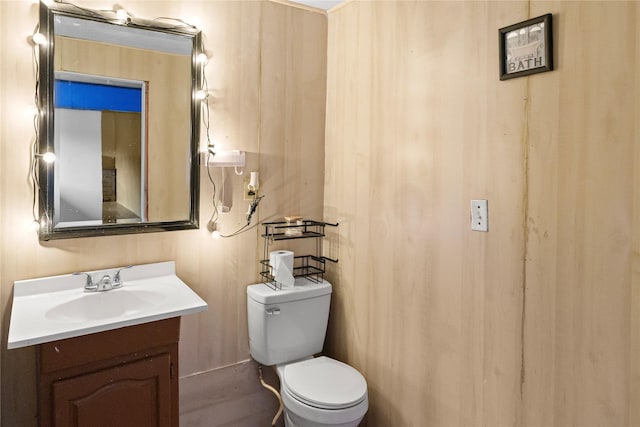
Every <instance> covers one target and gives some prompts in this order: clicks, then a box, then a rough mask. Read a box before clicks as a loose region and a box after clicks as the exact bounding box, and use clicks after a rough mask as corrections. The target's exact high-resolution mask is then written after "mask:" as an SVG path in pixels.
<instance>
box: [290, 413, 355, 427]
mask: <svg viewBox="0 0 640 427" xmlns="http://www.w3.org/2000/svg"><path fill="white" fill-rule="evenodd" d="M292 416H293V419H294V420H296V422H297V424H296V422H294V421H293V420H292V419H291V418H292V417H290V416H289V412H288V411H287V410H286V408H285V410H284V426H285V427H358V425H360V421H361V420H356V421H351V422H349V423H342V424H324V423H316V422H313V421H309V420H302V419H298V418H299V417H297V416H296V415H295V414H292Z"/></svg>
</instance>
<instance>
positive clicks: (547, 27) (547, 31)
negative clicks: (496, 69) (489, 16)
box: [498, 13, 553, 80]
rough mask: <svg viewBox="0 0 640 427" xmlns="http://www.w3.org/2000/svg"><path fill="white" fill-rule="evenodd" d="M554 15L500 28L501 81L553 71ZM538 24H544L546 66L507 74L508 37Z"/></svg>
mask: <svg viewBox="0 0 640 427" xmlns="http://www.w3.org/2000/svg"><path fill="white" fill-rule="evenodd" d="M552 21H553V20H552V15H551V14H550V13H547V14H546V15H542V16H538V17H536V18H532V19H528V20H526V21H523V22H519V23H517V24H513V25H509V26H508V27H504V28H500V29H499V30H498V35H499V46H500V58H499V60H500V80H507V79H513V78H516V77H522V76H529V75H531V74H537V73H543V72H545V71H552V70H553V29H552V27H553V23H552ZM538 23H544V31H543V32H542V34H543V37H544V55H545V64H544V65H542V66H539V67H534V68H527V69H526V70H523V71H516V72H512V73H507V48H506V37H507V34H509V33H510V32H512V31H514V30H518V29H521V28H526V27H529V26H531V25H535V24H538Z"/></svg>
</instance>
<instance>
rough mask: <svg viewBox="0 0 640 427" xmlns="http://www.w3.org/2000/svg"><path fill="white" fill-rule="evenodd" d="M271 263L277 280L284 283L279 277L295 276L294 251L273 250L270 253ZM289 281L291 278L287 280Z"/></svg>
mask: <svg viewBox="0 0 640 427" xmlns="http://www.w3.org/2000/svg"><path fill="white" fill-rule="evenodd" d="M269 265H271V269H272V273H273V276H274V277H275V278H276V281H278V282H280V283H282V281H281V280H278V278H279V277H280V278H283V279H284V278H288V277H289V276H291V278H293V252H292V251H271V252H270V253H269ZM287 282H289V280H287Z"/></svg>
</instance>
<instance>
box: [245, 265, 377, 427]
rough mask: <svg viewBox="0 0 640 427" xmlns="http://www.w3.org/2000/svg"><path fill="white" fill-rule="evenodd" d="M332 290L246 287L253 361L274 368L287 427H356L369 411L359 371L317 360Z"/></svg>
mask: <svg viewBox="0 0 640 427" xmlns="http://www.w3.org/2000/svg"><path fill="white" fill-rule="evenodd" d="M330 302H331V284H330V283H329V282H327V281H326V280H322V281H321V282H314V281H311V280H308V279H306V278H304V277H298V278H296V281H295V286H294V287H293V288H289V289H281V290H280V289H277V290H274V289H273V288H272V287H271V286H269V285H266V284H264V283H258V284H255V285H249V286H247V314H248V327H249V348H250V351H251V356H252V357H253V358H254V359H255V360H256V361H257V362H258V363H261V364H262V365H265V366H275V367H276V372H277V373H278V377H279V378H280V395H281V396H282V402H283V403H284V417H285V426H287V427H325V426H326V427H328V426H338V427H356V426H358V425H359V424H360V421H362V418H363V417H364V415H365V414H366V413H367V410H368V409H369V400H368V396H367V382H366V380H365V379H364V377H363V376H362V374H360V372H358V371H357V370H356V369H354V368H352V367H351V366H349V365H347V364H345V363H342V362H339V361H337V360H334V359H331V358H329V357H325V356H320V357H314V355H316V354H318V353H320V352H321V351H322V347H323V345H324V339H325V335H326V332H327V321H328V319H329V305H330Z"/></svg>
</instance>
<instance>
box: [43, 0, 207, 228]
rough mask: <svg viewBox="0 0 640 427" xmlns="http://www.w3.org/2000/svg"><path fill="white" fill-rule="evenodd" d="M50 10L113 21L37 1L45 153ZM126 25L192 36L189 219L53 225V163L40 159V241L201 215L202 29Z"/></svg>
mask: <svg viewBox="0 0 640 427" xmlns="http://www.w3.org/2000/svg"><path fill="white" fill-rule="evenodd" d="M54 15H65V16H71V17H75V18H81V19H88V20H94V21H98V22H104V23H108V24H112V25H114V26H117V24H114V23H113V22H111V21H109V20H107V19H105V18H103V17H101V15H100V14H98V13H91V11H90V10H89V9H85V8H79V7H76V6H75V5H73V4H71V3H57V2H55V3H54V2H52V1H51V0H41V2H40V32H41V33H42V34H44V35H45V36H46V38H47V43H46V45H44V46H40V49H39V55H38V59H39V68H38V73H39V76H40V81H39V87H38V103H39V106H40V108H41V110H42V113H43V114H40V115H39V121H38V129H39V132H38V152H40V153H45V152H47V151H52V152H53V151H54V150H53V147H54V144H53V137H54V129H53V126H54V124H53V120H49V119H48V118H50V117H53V96H52V93H53V92H52V90H53V82H54V70H53V49H54V43H53V34H54V32H53V30H54V28H53V19H54ZM127 26H129V27H135V28H141V29H149V30H153V31H161V32H166V33H172V34H178V35H183V36H184V35H187V36H189V37H191V40H192V43H193V50H192V55H191V99H192V102H191V142H190V147H191V156H190V161H191V167H190V174H189V175H190V180H191V183H190V187H191V188H190V209H189V218H188V219H186V220H179V221H163V222H141V223H133V224H126V223H122V224H108V225H105V224H102V225H86V226H76V227H64V228H55V227H54V224H52V218H53V210H54V201H53V200H54V198H53V179H54V169H53V168H54V167H55V164H51V165H49V164H47V163H45V162H42V161H40V162H38V192H39V195H38V201H39V203H38V205H39V215H40V228H39V231H38V236H39V239H40V241H48V240H55V239H71V238H77V237H95V236H109V235H120V234H134V233H154V232H159V231H174V230H191V229H198V228H199V226H200V225H199V216H200V161H199V139H200V110H201V104H200V101H199V100H197V97H196V93H197V91H198V90H199V89H200V88H201V87H202V82H203V67H204V65H202V64H200V63H199V62H198V60H197V58H198V55H199V54H200V53H202V52H204V47H203V45H202V33H201V31H200V30H198V29H195V28H194V27H189V26H184V27H176V26H175V25H168V24H166V23H163V22H162V21H150V20H144V19H140V18H134V19H133V20H130V21H129V22H128V23H127Z"/></svg>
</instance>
